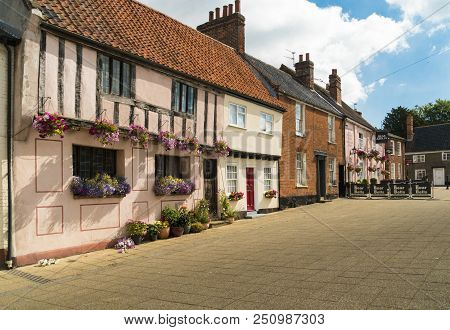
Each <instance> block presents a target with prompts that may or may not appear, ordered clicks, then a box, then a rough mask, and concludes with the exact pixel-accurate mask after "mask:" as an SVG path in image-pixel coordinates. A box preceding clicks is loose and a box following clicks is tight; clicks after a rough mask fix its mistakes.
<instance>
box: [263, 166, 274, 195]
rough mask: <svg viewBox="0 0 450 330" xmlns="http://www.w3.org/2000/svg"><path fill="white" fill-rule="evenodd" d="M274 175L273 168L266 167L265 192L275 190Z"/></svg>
mask: <svg viewBox="0 0 450 330" xmlns="http://www.w3.org/2000/svg"><path fill="white" fill-rule="evenodd" d="M272 183H273V173H272V168H271V167H264V191H269V190H272V189H273V185H272Z"/></svg>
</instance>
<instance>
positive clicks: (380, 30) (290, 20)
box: [140, 0, 450, 103]
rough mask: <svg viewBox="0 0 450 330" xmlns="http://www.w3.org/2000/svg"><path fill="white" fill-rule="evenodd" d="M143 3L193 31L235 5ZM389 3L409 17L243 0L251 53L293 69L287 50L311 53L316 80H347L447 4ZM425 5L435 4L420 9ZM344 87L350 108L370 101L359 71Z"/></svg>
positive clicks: (180, 0)
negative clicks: (422, 16) (417, 20)
mask: <svg viewBox="0 0 450 330" xmlns="http://www.w3.org/2000/svg"><path fill="white" fill-rule="evenodd" d="M140 1H142V2H145V3H147V4H149V5H150V6H152V7H153V8H155V9H159V10H161V11H163V12H165V13H167V14H168V15H170V16H172V17H175V18H177V19H178V20H180V21H182V22H183V23H186V24H188V25H190V26H193V27H196V26H197V25H200V24H202V23H204V22H206V21H207V19H208V12H209V11H210V10H214V8H215V7H222V6H223V5H225V4H227V3H232V2H234V1H232V0H196V1H195V2H194V1H190V0H171V1H167V0H140ZM386 1H387V2H388V3H390V4H391V5H398V6H400V7H401V9H402V10H403V11H404V13H405V18H404V19H403V20H400V21H396V20H394V19H391V18H388V17H384V16H381V15H378V14H375V13H374V14H371V15H370V16H368V17H366V18H363V19H355V18H352V17H351V16H350V15H349V14H347V13H345V12H343V10H342V8H341V7H338V6H331V7H325V8H321V7H318V6H317V5H316V4H314V3H312V2H310V1H307V0H277V1H273V0H245V1H242V12H243V14H244V15H245V17H246V38H247V52H248V53H249V54H251V55H253V56H256V57H258V58H260V59H262V60H264V61H266V62H268V63H270V64H272V65H274V66H276V67H278V66H280V64H281V63H285V64H287V65H292V62H291V61H290V60H288V59H286V58H285V56H288V55H289V53H288V52H287V51H286V49H289V50H292V51H296V52H297V56H298V54H299V53H302V54H304V53H307V52H309V53H310V54H311V59H312V60H313V61H314V62H315V68H316V78H318V79H322V80H324V81H328V75H329V74H330V73H331V69H333V68H336V69H338V72H339V73H340V74H341V75H343V74H344V73H345V72H346V71H348V70H349V69H351V68H353V67H354V66H355V65H357V64H358V63H360V62H361V61H363V60H365V59H366V58H367V57H369V56H370V55H371V54H372V53H374V52H375V51H377V50H378V49H380V48H381V47H383V46H384V45H386V44H387V43H388V42H390V41H391V40H393V39H394V38H396V37H398V36H399V35H401V34H402V33H403V32H405V31H406V30H407V29H409V28H410V27H411V26H412V25H413V23H412V20H411V17H413V16H416V14H415V13H416V12H419V13H421V12H422V11H425V12H428V11H427V9H428V7H431V8H434V7H439V6H436V3H437V4H439V3H442V1H440V0H426V1H425V0H417V1H414V0H386ZM424 2H426V3H428V2H430V3H433V4H434V5H429V6H428V4H427V5H426V6H425V5H421V4H422V3H424ZM425 7H426V8H425ZM449 7H450V6H449ZM415 32H417V31H414V33H415ZM411 34H412V33H410V34H409V35H407V36H405V38H406V37H408V36H410V35H411ZM405 38H401V39H399V40H397V41H396V42H394V43H392V44H391V45H389V47H387V48H385V49H384V50H383V52H384V53H398V52H400V51H402V50H404V49H407V48H408V47H409V45H408V42H407V39H405ZM371 61H373V58H371V59H369V61H368V63H370V62H371ZM368 63H365V64H368ZM342 83H343V94H344V99H345V100H346V101H348V102H349V103H354V102H359V101H363V100H366V99H367V97H368V89H367V88H364V86H363V83H362V77H361V76H360V72H359V71H358V70H355V71H352V72H350V73H348V74H346V75H345V76H343V77H342ZM383 83H384V81H383ZM379 85H382V84H379ZM373 88H375V86H374V87H373Z"/></svg>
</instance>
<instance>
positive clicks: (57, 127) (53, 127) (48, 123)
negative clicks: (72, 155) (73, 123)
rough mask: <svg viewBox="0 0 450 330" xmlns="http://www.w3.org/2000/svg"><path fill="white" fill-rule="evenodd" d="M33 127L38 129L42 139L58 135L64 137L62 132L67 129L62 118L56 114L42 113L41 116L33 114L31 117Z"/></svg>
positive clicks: (67, 126)
mask: <svg viewBox="0 0 450 330" xmlns="http://www.w3.org/2000/svg"><path fill="white" fill-rule="evenodd" d="M33 128H34V129H35V130H36V131H38V133H39V137H40V138H42V139H45V138H48V137H52V136H55V135H58V136H59V137H60V138H61V139H63V138H64V132H65V131H67V130H68V129H69V125H67V123H66V121H65V120H64V118H62V117H61V116H59V115H58V114H53V115H52V114H50V113H48V112H46V113H44V114H43V115H42V116H39V115H35V116H34V119H33Z"/></svg>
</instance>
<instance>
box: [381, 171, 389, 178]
mask: <svg viewBox="0 0 450 330" xmlns="http://www.w3.org/2000/svg"><path fill="white" fill-rule="evenodd" d="M381 174H382V175H384V176H385V177H389V176H390V175H391V172H389V171H386V170H382V171H381Z"/></svg>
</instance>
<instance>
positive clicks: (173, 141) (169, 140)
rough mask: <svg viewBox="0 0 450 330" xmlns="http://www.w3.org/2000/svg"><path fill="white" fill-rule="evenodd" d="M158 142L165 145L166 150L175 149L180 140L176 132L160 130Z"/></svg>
mask: <svg viewBox="0 0 450 330" xmlns="http://www.w3.org/2000/svg"><path fill="white" fill-rule="evenodd" d="M158 142H159V143H161V144H162V145H163V146H164V149H166V151H170V150H173V149H175V148H176V147H177V144H178V141H177V137H176V136H175V134H173V133H170V132H159V134H158Z"/></svg>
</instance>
